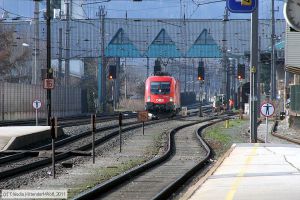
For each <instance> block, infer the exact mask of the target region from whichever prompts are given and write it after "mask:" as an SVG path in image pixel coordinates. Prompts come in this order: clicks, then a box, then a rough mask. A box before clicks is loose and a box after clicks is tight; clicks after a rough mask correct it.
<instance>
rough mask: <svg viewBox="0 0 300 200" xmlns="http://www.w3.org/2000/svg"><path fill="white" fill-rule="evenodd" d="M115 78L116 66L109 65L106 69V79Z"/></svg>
mask: <svg viewBox="0 0 300 200" xmlns="http://www.w3.org/2000/svg"><path fill="white" fill-rule="evenodd" d="M116 78H117V66H116V65H110V66H109V69H108V79H109V80H112V79H116Z"/></svg>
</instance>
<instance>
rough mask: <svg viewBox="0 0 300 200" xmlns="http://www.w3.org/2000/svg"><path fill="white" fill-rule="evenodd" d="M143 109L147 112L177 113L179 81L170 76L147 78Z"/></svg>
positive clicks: (178, 108) (178, 106) (178, 107)
mask: <svg viewBox="0 0 300 200" xmlns="http://www.w3.org/2000/svg"><path fill="white" fill-rule="evenodd" d="M145 109H146V110H148V111H149V112H173V113H177V112H179V110H180V84H179V81H178V80H176V79H175V78H174V77H172V76H150V77H148V79H147V80H146V84H145Z"/></svg>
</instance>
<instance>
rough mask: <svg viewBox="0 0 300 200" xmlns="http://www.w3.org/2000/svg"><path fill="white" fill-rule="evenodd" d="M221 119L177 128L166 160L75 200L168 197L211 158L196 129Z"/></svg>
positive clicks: (109, 182) (151, 164)
mask: <svg viewBox="0 0 300 200" xmlns="http://www.w3.org/2000/svg"><path fill="white" fill-rule="evenodd" d="M221 120H222V119H216V118H215V117H213V118H209V119H206V120H202V121H194V122H191V123H189V124H187V125H183V126H180V127H177V128H175V129H174V130H173V131H171V133H170V135H169V149H168V151H167V152H166V153H165V154H164V155H163V156H162V157H159V158H156V159H154V160H152V161H150V162H148V163H145V164H143V165H141V166H140V167H137V168H134V169H132V170H130V171H129V172H128V173H126V174H124V175H120V176H118V177H115V178H114V179H112V180H110V181H108V182H105V183H103V184H101V185H99V186H97V187H96V188H94V189H92V190H90V191H88V192H86V193H83V194H81V195H80V196H78V197H76V198H75V199H166V198H168V197H169V196H170V194H172V192H174V191H176V189H178V187H179V186H181V184H182V183H183V182H185V181H186V180H187V179H188V178H189V177H190V176H191V175H192V174H193V173H194V172H195V171H196V170H198V169H199V168H201V167H203V165H204V164H205V163H206V162H207V160H208V159H209V156H210V150H209V148H208V146H207V145H206V144H205V143H204V142H203V141H202V139H201V138H200V137H199V135H198V134H195V129H196V130H198V129H199V126H200V129H203V128H204V127H206V126H209V125H211V124H213V123H216V122H219V121H221ZM196 133H198V131H196ZM133 177H134V178H133Z"/></svg>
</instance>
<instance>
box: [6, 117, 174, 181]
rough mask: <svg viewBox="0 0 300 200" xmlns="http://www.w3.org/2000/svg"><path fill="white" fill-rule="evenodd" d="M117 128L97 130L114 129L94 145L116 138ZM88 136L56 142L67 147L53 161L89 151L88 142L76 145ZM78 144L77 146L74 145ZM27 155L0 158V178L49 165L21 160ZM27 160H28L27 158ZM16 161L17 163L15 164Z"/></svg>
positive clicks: (133, 124) (43, 161) (132, 126)
mask: <svg viewBox="0 0 300 200" xmlns="http://www.w3.org/2000/svg"><path fill="white" fill-rule="evenodd" d="M166 120H169V119H162V120H158V121H150V122H147V123H145V125H150V124H156V123H159V122H163V121H166ZM126 125H127V127H126V128H124V129H123V132H125V131H130V130H132V129H135V128H139V127H141V126H142V125H141V123H139V122H131V123H127V124H126ZM117 127H118V126H117V125H114V126H109V127H104V128H101V129H100V130H97V131H98V132H99V131H100V132H101V131H103V130H109V129H115V130H112V131H110V133H109V134H105V135H99V136H97V138H96V141H95V145H99V144H102V143H104V142H107V141H109V140H110V139H112V138H114V137H116V136H117V135H118V133H119V131H118V129H117V130H116V128H117ZM89 135H90V131H87V132H85V133H82V134H80V135H75V136H73V137H70V138H66V139H64V140H61V141H58V142H57V145H59V146H64V145H66V144H67V145H69V147H65V146H64V147H63V149H64V150H63V152H62V153H58V154H57V155H55V159H56V161H58V160H63V159H67V158H72V157H73V156H74V154H73V153H72V152H71V151H73V152H74V151H86V150H89V149H91V143H90V140H88V141H87V142H84V143H83V144H80V142H79V143H78V142H77V141H78V140H81V139H82V138H83V137H88V136H89ZM76 143H78V144H76ZM45 148H46V149H49V148H50V145H47V146H44V147H41V148H38V149H35V150H40V149H45ZM26 156H27V154H26V153H18V154H15V155H11V156H6V157H2V158H0V164H2V166H1V168H2V169H0V178H1V179H4V178H11V177H15V176H18V175H22V174H23V173H24V172H26V171H32V170H34V169H37V168H40V167H43V166H47V165H49V164H50V163H51V159H50V158H46V159H43V158H30V157H29V159H31V160H29V161H28V160H25V159H22V158H24V157H25V158H26ZM19 159H22V160H20V161H18V160H19ZM27 159H28V158H27ZM15 161H17V162H15Z"/></svg>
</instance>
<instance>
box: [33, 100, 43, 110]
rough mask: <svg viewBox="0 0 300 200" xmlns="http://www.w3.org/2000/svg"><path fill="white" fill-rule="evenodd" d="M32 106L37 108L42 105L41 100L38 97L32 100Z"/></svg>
mask: <svg viewBox="0 0 300 200" xmlns="http://www.w3.org/2000/svg"><path fill="white" fill-rule="evenodd" d="M32 106H33V107H34V108H35V109H39V108H41V107H42V102H41V101H40V100H38V99H36V100H34V101H33V102H32Z"/></svg>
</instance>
